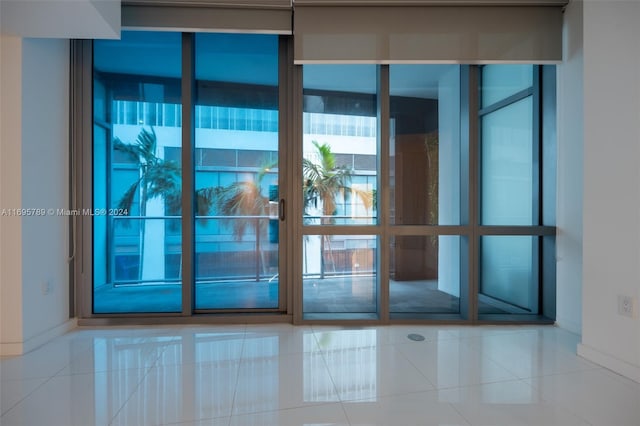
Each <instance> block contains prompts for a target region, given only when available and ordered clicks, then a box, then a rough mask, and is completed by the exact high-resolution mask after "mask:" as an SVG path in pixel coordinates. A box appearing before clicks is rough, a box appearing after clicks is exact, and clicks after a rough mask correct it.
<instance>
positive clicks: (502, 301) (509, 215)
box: [478, 65, 542, 318]
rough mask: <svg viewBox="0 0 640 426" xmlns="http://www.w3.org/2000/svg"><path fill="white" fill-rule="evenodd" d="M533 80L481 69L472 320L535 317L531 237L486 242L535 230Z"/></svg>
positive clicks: (535, 249) (535, 259)
mask: <svg viewBox="0 0 640 426" xmlns="http://www.w3.org/2000/svg"><path fill="white" fill-rule="evenodd" d="M537 76H538V70H537V68H536V67H534V66H532V65H487V66H484V67H482V68H481V76H480V77H481V84H480V88H481V90H480V94H481V106H482V107H481V109H480V146H481V149H480V158H481V162H480V168H481V182H480V188H481V189H480V194H481V198H480V205H481V208H480V221H481V224H482V225H484V226H486V228H484V229H485V232H484V233H483V234H484V235H483V236H482V237H481V240H480V253H479V256H480V277H479V291H478V314H479V315H480V318H483V315H484V318H497V317H495V316H492V315H496V314H499V315H502V314H507V315H512V314H527V315H529V314H538V313H539V294H540V289H541V280H540V272H539V269H540V261H539V259H540V251H539V250H540V248H539V237H538V236H534V235H524V236H519V235H491V232H492V230H493V229H495V228H492V227H496V226H499V227H503V228H504V227H511V228H510V229H513V230H515V229H516V228H515V227H533V226H537V225H541V223H540V213H539V211H540V200H541V199H542V196H541V193H540V185H539V182H538V181H539V176H540V158H539V157H540V156H539V152H540V146H541V140H540V138H539V135H540V131H539V127H540V122H539V115H538V114H537V113H536V110H537V105H538V96H539V83H537V82H536V79H537ZM529 232H530V233H531V234H533V231H532V230H531V231H529Z"/></svg>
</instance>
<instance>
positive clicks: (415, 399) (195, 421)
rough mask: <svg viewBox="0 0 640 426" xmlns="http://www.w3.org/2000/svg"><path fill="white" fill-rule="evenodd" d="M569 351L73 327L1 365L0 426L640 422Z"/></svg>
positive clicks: (520, 335) (318, 334)
mask: <svg viewBox="0 0 640 426" xmlns="http://www.w3.org/2000/svg"><path fill="white" fill-rule="evenodd" d="M411 333H416V334H420V335H422V336H424V337H425V340H423V341H412V340H410V339H408V338H407V336H408V335H409V334H411ZM578 341H579V337H578V336H576V335H573V334H571V333H568V332H566V331H563V330H561V329H559V328H556V327H552V326H482V327H462V326H386V327H374V328H358V329H349V328H341V327H326V326H322V327H321V326H313V327H311V326H303V327H294V326H291V325H260V326H253V325H249V326H244V325H241V326H204V325H203V326H188V327H183V326H175V327H145V328H120V327H118V328H109V329H86V328H79V329H77V330H75V331H73V332H71V333H68V334H67V335H65V336H62V337H60V338H58V339H56V340H54V341H52V342H50V343H48V344H47V345H45V346H43V347H41V348H39V349H37V350H35V351H33V352H31V353H29V354H27V355H24V356H21V357H13V358H3V359H2V360H0V376H1V384H2V394H1V403H2V417H0V424H1V425H2V426H14V425H15V426H17V425H34V426H71V425H82V426H85V425H87V426H88V425H134V426H137V425H168V424H179V425H192V426H193V425H215V426H222V425H224V426H227V425H234V426H236V425H238V426H252V425H270V426H271V425H274V426H276V425H334V424H337V425H390V426H401V425H508V426H515V425H541V426H542V425H544V426H548V425H562V426H570V425H603V426H623V425H629V426H638V425H640V384H638V383H635V382H633V381H630V380H628V379H626V378H624V377H622V376H619V375H617V374H614V373H612V372H610V371H608V370H606V369H603V368H600V367H598V366H597V365H595V364H592V363H590V362H587V361H585V360H584V359H582V358H579V357H578V356H576V355H575V351H576V344H577V343H578Z"/></svg>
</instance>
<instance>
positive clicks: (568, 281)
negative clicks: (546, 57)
mask: <svg viewBox="0 0 640 426" xmlns="http://www.w3.org/2000/svg"><path fill="white" fill-rule="evenodd" d="M582 9H583V5H582V0H574V1H572V2H571V3H570V4H569V6H568V7H567V9H566V11H565V13H564V34H563V38H564V53H563V56H564V61H563V63H562V64H561V65H558V67H557V71H558V75H557V77H558V78H557V85H558V160H557V161H558V162H557V185H558V187H557V198H558V201H557V210H556V218H557V219H556V220H557V229H558V234H557V238H556V253H557V266H556V285H557V291H556V306H557V308H556V309H557V310H556V322H557V324H558V325H559V326H560V327H563V328H565V329H567V330H570V331H572V332H574V333H578V334H580V333H581V332H582V192H583V191H582V171H583V166H582V157H583V152H582V145H583V134H584V132H583V126H582V123H583V98H584V95H583V81H582V80H583V77H582V72H583V71H582V67H583V53H582V43H583V41H582Z"/></svg>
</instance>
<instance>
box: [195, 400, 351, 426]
mask: <svg viewBox="0 0 640 426" xmlns="http://www.w3.org/2000/svg"><path fill="white" fill-rule="evenodd" d="M274 425H278V426H310V425H323V426H329V425H335V426H349V422H348V420H347V417H346V415H345V413H344V410H343V409H342V405H341V404H326V405H318V406H311V407H302V408H291V409H287V410H278V411H270V412H266V413H257V414H246V415H239V416H233V417H232V418H231V423H230V426H274ZM198 426H201V425H198Z"/></svg>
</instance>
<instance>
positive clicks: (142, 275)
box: [93, 31, 182, 313]
mask: <svg viewBox="0 0 640 426" xmlns="http://www.w3.org/2000/svg"><path fill="white" fill-rule="evenodd" d="M180 70H181V34H178V33H154V32H144V33H143V32H140V33H136V32H126V31H125V32H123V33H122V40H98V41H95V42H94V87H95V88H96V90H95V94H94V96H95V100H94V105H95V107H94V110H95V111H96V113H95V117H96V122H95V124H94V141H93V152H94V176H93V185H94V200H93V201H94V216H93V234H94V235H93V237H94V251H93V253H94V267H93V271H94V277H93V281H94V294H93V296H94V297H93V300H94V306H93V309H94V312H96V313H126V312H179V311H181V310H182V296H181V294H182V293H181V292H182V290H181V285H180V280H181V269H180V264H181V258H182V256H181V237H180V212H179V208H177V207H176V205H177V203H178V202H179V200H180V197H181V193H180V192H181V184H180V182H181V178H180V175H181V165H180V158H179V157H175V156H172V157H171V158H165V154H166V153H168V152H171V148H174V149H175V148H179V147H180V145H181V141H182V136H181V129H180V127H179V126H180V122H181V118H180V114H181V106H180V102H181V96H180Z"/></svg>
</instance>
